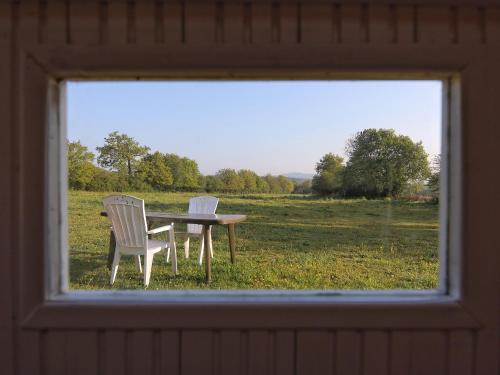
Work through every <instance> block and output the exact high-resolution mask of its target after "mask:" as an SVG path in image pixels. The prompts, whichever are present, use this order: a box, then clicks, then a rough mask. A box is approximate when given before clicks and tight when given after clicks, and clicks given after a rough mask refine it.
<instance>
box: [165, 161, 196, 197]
mask: <svg viewBox="0 0 500 375" xmlns="http://www.w3.org/2000/svg"><path fill="white" fill-rule="evenodd" d="M164 159H165V163H166V164H167V166H168V167H169V168H170V170H171V172H172V176H173V179H174V181H173V188H174V190H196V189H199V188H200V187H201V184H202V176H201V173H200V171H199V169H198V164H197V163H196V161H194V160H191V159H188V158H181V157H180V156H179V155H176V154H165V155H164Z"/></svg>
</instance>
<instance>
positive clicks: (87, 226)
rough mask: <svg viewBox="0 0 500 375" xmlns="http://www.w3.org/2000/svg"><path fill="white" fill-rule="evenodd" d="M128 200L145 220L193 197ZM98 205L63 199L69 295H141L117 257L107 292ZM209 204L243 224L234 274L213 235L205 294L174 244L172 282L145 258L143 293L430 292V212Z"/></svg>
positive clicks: (89, 196) (310, 201)
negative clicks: (139, 205)
mask: <svg viewBox="0 0 500 375" xmlns="http://www.w3.org/2000/svg"><path fill="white" fill-rule="evenodd" d="M129 194H130V195H134V196H136V197H139V198H142V199H144V200H145V201H146V209H148V210H158V211H170V212H185V211H186V210H187V204H188V200H189V198H190V197H192V196H195V195H197V194H195V193H142V192H141V193H139V192H137V193H129ZM106 195H108V194H106V193H95V192H81V191H70V192H69V198H68V199H69V247H70V288H72V289H109V288H113V289H142V288H143V285H142V275H141V274H139V273H138V272H137V271H136V269H135V264H134V261H133V258H132V257H122V260H121V262H120V267H119V270H118V275H117V278H116V281H115V284H114V285H113V286H110V285H109V271H108V269H107V268H106V259H107V252H108V241H109V230H108V228H109V223H108V219H107V218H105V217H101V216H100V215H99V213H100V211H101V210H102V203H101V200H102V198H103V197H104V196H106ZM218 197H219V198H220V203H219V207H218V210H217V212H218V213H228V214H229V213H242V214H246V215H248V220H247V221H246V222H244V223H242V224H240V225H237V227H236V236H237V249H236V264H234V265H233V264H231V262H230V259H229V250H228V245H227V232H226V230H225V227H220V226H217V227H215V228H214V229H213V240H214V242H213V245H214V253H215V257H214V259H213V261H212V283H211V284H210V285H207V284H206V283H205V282H204V280H205V273H204V267H199V266H198V264H197V255H198V254H197V253H198V242H197V241H196V240H192V242H191V256H190V258H189V259H185V258H184V249H183V244H182V243H179V242H178V243H177V247H178V250H177V251H178V258H179V274H178V275H177V276H173V275H172V273H171V268H170V264H168V265H167V264H166V262H165V258H164V257H163V256H162V254H161V253H159V254H157V255H156V256H155V259H154V264H153V270H152V274H151V281H150V284H149V289H150V290H156V289H207V288H210V289H431V288H436V287H437V282H438V232H439V220H438V206H437V205H433V204H430V203H425V202H405V201H395V200H364V199H358V200H341V199H320V198H316V197H311V196H301V195H221V194H219V195H218ZM179 227H182V226H181V225H179ZM159 236H160V237H161V236H163V234H161V235H159Z"/></svg>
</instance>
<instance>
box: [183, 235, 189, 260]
mask: <svg viewBox="0 0 500 375" xmlns="http://www.w3.org/2000/svg"><path fill="white" fill-rule="evenodd" d="M184 254H185V255H186V259H187V258H189V237H187V236H186V239H185V240H184Z"/></svg>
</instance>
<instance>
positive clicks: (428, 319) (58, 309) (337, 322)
mask: <svg viewBox="0 0 500 375" xmlns="http://www.w3.org/2000/svg"><path fill="white" fill-rule="evenodd" d="M114 298H115V299H116V298H117V296H115V297H114ZM201 310H203V313H204V317H205V318H204V319H200V318H199V311H201ZM225 314H227V315H229V316H231V319H226V318H225V316H226V315H225ZM90 315H91V316H93V319H92V321H89V320H87V319H85V317H87V316H90ZM141 315H147V316H148V319H143V320H137V319H136V318H135V317H136V316H141ZM23 325H24V326H25V327H27V328H295V327H304V328H306V327H307V328H342V327H343V328H346V327H350V328H374V329H376V328H393V329H395V328H399V329H404V328H443V327H446V328H477V327H478V326H479V325H478V322H477V321H476V320H475V319H474V318H473V317H471V316H470V315H469V314H468V313H467V311H465V310H463V308H462V307H461V306H460V305H458V304H453V303H450V304H442V305H432V304H423V305H422V304H418V303H415V304H411V303H408V304H404V305H396V304H380V303H378V304H377V303H365V304H345V303H332V304H328V305H321V304H316V305H311V304H305V305H303V306H300V305H297V304H290V305H289V306H287V305H282V304H271V303H270V304H255V305H253V306H252V305H231V304H226V305H224V304H222V301H221V300H219V301H218V302H217V301H215V302H212V303H203V304H196V303H192V304H188V305H182V304H179V303H178V302H176V303H173V304H161V303H160V304H143V305H138V304H137V302H133V303H126V302H123V303H121V304H114V305H105V304H102V303H101V304H97V305H96V304H86V303H77V304H71V303H50V304H47V305H46V306H44V307H40V308H39V309H37V310H36V311H34V312H33V314H32V315H31V316H30V317H29V318H27V319H26V320H25V321H24V322H23Z"/></svg>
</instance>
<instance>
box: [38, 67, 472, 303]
mask: <svg viewBox="0 0 500 375" xmlns="http://www.w3.org/2000/svg"><path fill="white" fill-rule="evenodd" d="M130 78H137V77H130ZM220 78H221V79H227V77H225V76H224V75H223V76H222V77H220ZM284 78H285V77H283V76H281V77H280V80H283V79H284ZM289 78H290V79H294V78H295V79H296V78H297V77H294V76H293V75H291V76H290V77H289ZM302 78H306V79H307V76H305V77H302ZM232 79H233V80H239V79H238V77H237V76H236V77H232ZM243 79H248V78H243ZM256 79H258V76H257V77H256ZM315 79H318V77H316V78H315ZM324 79H325V80H326V79H328V80H346V79H348V80H351V79H352V80H361V79H363V80H377V79H379V80H380V79H384V80H387V79H393V80H439V81H441V82H442V137H441V138H442V147H441V154H442V158H441V180H440V231H439V236H440V239H439V246H440V248H439V284H438V288H437V289H432V290H370V291H365V290H334V289H332V290H307V291H296V290H278V291H269V290H236V291H233V290H224V291H214V290H162V291H149V290H145V291H131V290H130V291H117V290H109V291H82V290H69V287H68V277H69V259H68V258H69V246H68V224H67V203H66V202H67V166H66V163H67V154H66V127H67V124H66V82H67V81H72V80H73V79H71V78H67V79H65V80H62V81H60V82H58V83H54V85H52V86H51V88H52V89H51V90H49V92H50V95H49V98H51V100H56V96H57V103H55V107H58V110H57V111H55V110H52V111H49V114H50V116H49V121H48V127H49V131H48V135H49V136H48V139H47V142H48V147H47V150H48V157H47V161H48V162H47V166H46V167H47V170H48V173H49V176H50V177H49V179H48V186H47V189H46V191H47V197H46V199H47V202H48V207H49V210H48V217H47V233H48V236H47V242H46V249H49V251H47V252H46V254H47V259H46V264H47V272H46V275H47V277H48V280H47V285H48V286H49V287H48V290H47V291H46V296H47V300H48V301H79V302H83V301H87V302H105V301H109V300H111V299H112V300H113V301H117V300H120V301H124V302H127V301H128V302H132V301H135V302H137V303H141V302H148V303H149V302H155V303H172V302H174V303H178V302H204V303H206V302H211V303H261V302H265V303H269V302H271V303H277V302H279V303H332V302H349V301H356V302H372V301H380V302H383V301H388V302H394V301H443V300H446V301H457V300H458V299H459V298H460V288H459V285H460V279H461V274H460V269H461V261H460V254H461V251H462V249H461V239H460V233H461V225H462V223H461V204H462V202H461V179H462V176H461V168H460V161H461V134H460V133H461V123H460V116H459V112H460V105H459V103H460V100H461V99H460V78H459V75H458V74H457V73H452V72H449V73H436V74H432V73H431V74H429V73H426V74H425V76H424V77H423V76H422V74H421V73H418V72H416V73H411V74H408V73H406V74H401V73H398V72H394V73H390V72H389V73H388V72H384V74H383V77H382V78H381V77H380V73H377V72H372V73H363V74H356V73H351V74H349V75H348V76H346V74H345V73H342V74H339V73H336V72H335V71H332V72H328V74H326V75H325V78H324ZM87 80H89V81H92V79H87ZM55 85H57V87H56V86H55ZM57 92H59V94H57ZM53 108H54V106H53ZM50 228H52V230H50Z"/></svg>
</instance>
